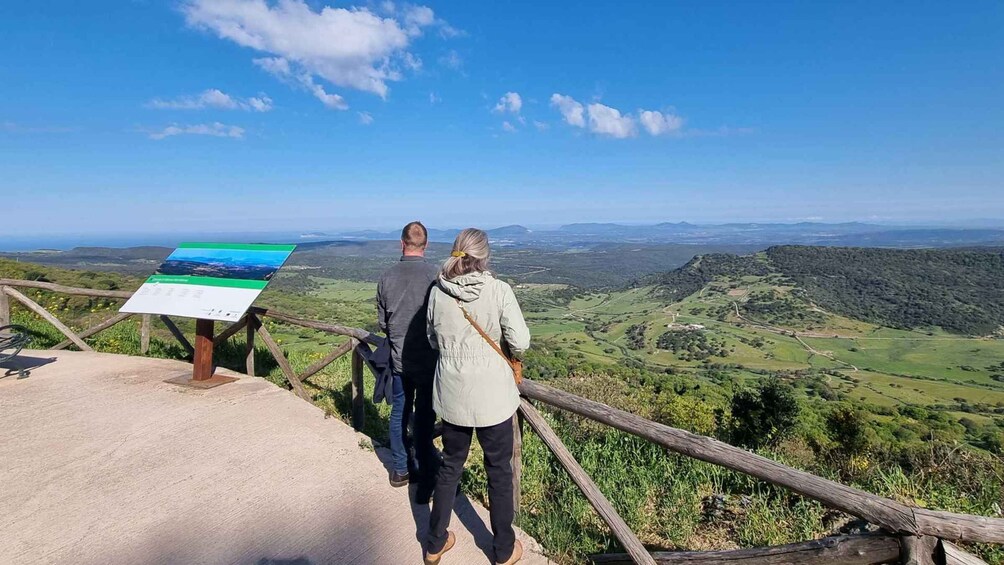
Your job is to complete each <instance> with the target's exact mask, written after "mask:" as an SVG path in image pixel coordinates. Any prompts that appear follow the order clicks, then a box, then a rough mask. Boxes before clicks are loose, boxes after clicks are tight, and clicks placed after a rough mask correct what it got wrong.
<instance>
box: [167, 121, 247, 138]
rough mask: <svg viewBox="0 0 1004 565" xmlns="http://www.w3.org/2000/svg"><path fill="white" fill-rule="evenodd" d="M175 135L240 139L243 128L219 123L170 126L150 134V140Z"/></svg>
mask: <svg viewBox="0 0 1004 565" xmlns="http://www.w3.org/2000/svg"><path fill="white" fill-rule="evenodd" d="M175 135H210V136H213V137H231V138H234V139H240V138H242V137H244V128H242V127H238V126H228V125H226V124H221V123H220V122H213V123H211V124H195V125H187V126H179V125H170V126H167V127H166V128H164V129H163V130H161V131H155V132H151V133H150V139H164V138H166V137H171V136H175Z"/></svg>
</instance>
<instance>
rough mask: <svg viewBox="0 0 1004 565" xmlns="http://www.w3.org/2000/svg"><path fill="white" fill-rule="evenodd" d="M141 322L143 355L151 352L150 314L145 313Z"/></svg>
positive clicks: (140, 343)
mask: <svg viewBox="0 0 1004 565" xmlns="http://www.w3.org/2000/svg"><path fill="white" fill-rule="evenodd" d="M140 320H141V321H140V323H139V352H140V353H142V354H143V355H146V354H147V353H150V315H149V314H143V317H142V318H140Z"/></svg>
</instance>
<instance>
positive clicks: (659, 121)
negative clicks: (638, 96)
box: [638, 110, 683, 135]
mask: <svg viewBox="0 0 1004 565" xmlns="http://www.w3.org/2000/svg"><path fill="white" fill-rule="evenodd" d="M638 121H640V122H641V125H642V127H644V128H645V131H647V132H648V133H649V134H650V135H664V134H679V133H680V131H681V130H682V129H683V118H681V117H680V116H677V115H676V114H673V113H671V112H666V113H665V114H664V113H662V112H657V111H649V110H639V111H638Z"/></svg>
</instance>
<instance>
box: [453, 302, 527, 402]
mask: <svg viewBox="0 0 1004 565" xmlns="http://www.w3.org/2000/svg"><path fill="white" fill-rule="evenodd" d="M457 306H460V311H461V312H463V313H464V317H465V318H467V321H468V322H470V324H471V325H472V326H474V329H476V330H478V333H479V334H481V337H483V338H485V341H487V342H488V345H490V346H492V349H494V350H495V352H496V353H498V354H499V355H501V356H502V358H503V359H505V360H506V363H508V364H509V367H510V368H512V377H513V379H514V380H515V381H516V385H517V386H519V384H520V383H522V382H523V362H522V361H520V360H519V359H516V358H515V357H513V356H512V355H511V354H507V353H506V352H505V351H503V350H502V347H499V344H497V343H495V340H494V339H492V338H491V336H489V335H488V334H487V333H485V330H483V329H481V326H479V325H478V323H477V322H475V321H474V318H473V317H471V315H470V314H469V313H468V312H467V309H466V308H464V305H463V303H461V302H460V300H457ZM506 349H508V347H506Z"/></svg>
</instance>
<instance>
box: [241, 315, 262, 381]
mask: <svg viewBox="0 0 1004 565" xmlns="http://www.w3.org/2000/svg"><path fill="white" fill-rule="evenodd" d="M258 324H259V322H258V316H255V315H254V314H251V313H248V323H247V325H246V326H245V327H244V329H245V330H246V331H247V334H246V335H247V338H246V339H247V343H246V344H245V346H244V365H245V368H246V372H247V374H248V375H250V376H252V377H253V376H254V334H255V332H256V331H258Z"/></svg>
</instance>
